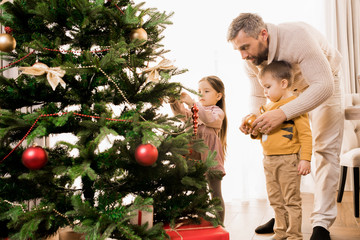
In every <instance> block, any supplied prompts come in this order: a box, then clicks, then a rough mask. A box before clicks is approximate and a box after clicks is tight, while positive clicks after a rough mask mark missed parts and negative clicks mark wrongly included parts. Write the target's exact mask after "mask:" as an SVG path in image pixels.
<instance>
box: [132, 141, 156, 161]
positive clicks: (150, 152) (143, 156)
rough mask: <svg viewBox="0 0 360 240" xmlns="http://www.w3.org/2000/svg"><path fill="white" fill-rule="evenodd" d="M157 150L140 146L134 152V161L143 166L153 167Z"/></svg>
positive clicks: (144, 145) (143, 145)
mask: <svg viewBox="0 0 360 240" xmlns="http://www.w3.org/2000/svg"><path fill="white" fill-rule="evenodd" d="M158 155H159V153H158V150H157V148H156V147H155V146H154V145H152V144H150V143H147V144H140V145H139V146H138V147H137V148H136V150H135V159H136V161H137V162H138V163H139V164H140V165H143V166H151V165H153V164H154V163H155V162H156V160H157V158H158Z"/></svg>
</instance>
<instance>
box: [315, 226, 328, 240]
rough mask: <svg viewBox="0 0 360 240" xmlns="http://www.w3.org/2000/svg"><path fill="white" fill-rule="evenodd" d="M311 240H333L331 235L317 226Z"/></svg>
mask: <svg viewBox="0 0 360 240" xmlns="http://www.w3.org/2000/svg"><path fill="white" fill-rule="evenodd" d="M310 240H331V238H330V233H329V231H328V230H326V229H325V228H323V227H320V226H316V227H314V228H313V233H312V235H311V238H310Z"/></svg>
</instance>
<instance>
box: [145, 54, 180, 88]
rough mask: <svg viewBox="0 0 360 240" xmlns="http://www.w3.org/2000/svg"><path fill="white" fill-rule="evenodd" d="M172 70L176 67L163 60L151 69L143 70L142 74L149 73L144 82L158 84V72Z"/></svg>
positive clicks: (170, 62)
mask: <svg viewBox="0 0 360 240" xmlns="http://www.w3.org/2000/svg"><path fill="white" fill-rule="evenodd" d="M174 68H176V67H175V66H174V65H172V61H170V60H168V59H165V58H164V59H163V60H161V61H160V63H159V64H158V65H156V66H155V67H151V68H145V69H144V70H143V72H144V73H146V72H150V73H149V76H148V77H147V79H146V81H151V82H159V80H160V74H159V71H160V70H170V69H174Z"/></svg>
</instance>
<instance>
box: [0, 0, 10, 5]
mask: <svg viewBox="0 0 360 240" xmlns="http://www.w3.org/2000/svg"><path fill="white" fill-rule="evenodd" d="M6 2H10V0H2V1H1V2H0V5H3V4H4V3H6Z"/></svg>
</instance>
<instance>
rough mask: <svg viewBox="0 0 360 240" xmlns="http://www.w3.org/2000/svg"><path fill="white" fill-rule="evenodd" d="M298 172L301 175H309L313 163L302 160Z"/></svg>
mask: <svg viewBox="0 0 360 240" xmlns="http://www.w3.org/2000/svg"><path fill="white" fill-rule="evenodd" d="M298 172H299V175H303V176H305V175H308V174H309V173H310V172H311V165H310V161H307V160H300V162H299V165H298Z"/></svg>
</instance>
